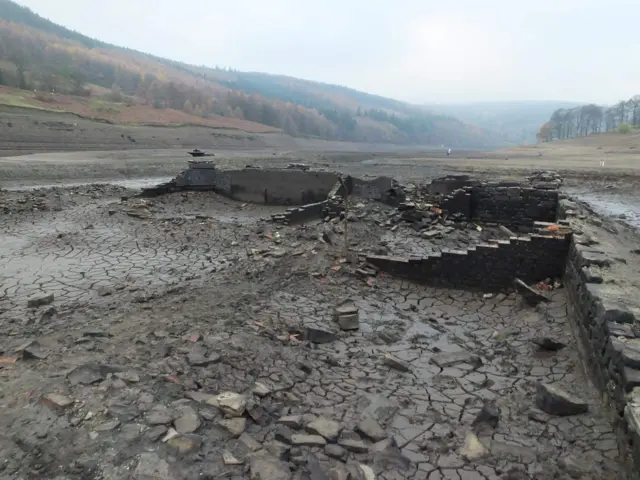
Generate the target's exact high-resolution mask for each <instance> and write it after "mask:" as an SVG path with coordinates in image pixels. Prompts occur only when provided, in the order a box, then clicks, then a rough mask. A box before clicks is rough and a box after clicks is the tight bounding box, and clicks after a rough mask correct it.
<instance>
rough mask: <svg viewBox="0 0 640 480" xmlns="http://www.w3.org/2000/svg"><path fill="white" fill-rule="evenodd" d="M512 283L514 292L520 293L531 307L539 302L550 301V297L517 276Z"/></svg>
mask: <svg viewBox="0 0 640 480" xmlns="http://www.w3.org/2000/svg"><path fill="white" fill-rule="evenodd" d="M513 284H514V286H515V288H516V292H518V293H519V294H520V295H522V298H523V299H524V301H525V302H527V304H529V305H531V306H533V307H535V306H536V305H538V304H539V303H541V302H544V303H549V302H550V301H551V299H550V298H548V297H547V296H546V295H544V294H543V293H542V292H539V291H538V290H536V289H535V288H532V287H530V286H529V285H527V284H526V283H524V282H523V281H522V280H520V279H519V278H516V279H515V280H514V282H513Z"/></svg>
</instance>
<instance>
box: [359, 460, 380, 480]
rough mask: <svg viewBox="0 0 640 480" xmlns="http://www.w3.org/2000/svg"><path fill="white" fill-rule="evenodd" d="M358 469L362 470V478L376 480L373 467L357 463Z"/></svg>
mask: <svg viewBox="0 0 640 480" xmlns="http://www.w3.org/2000/svg"><path fill="white" fill-rule="evenodd" d="M358 469H359V470H360V472H362V475H363V476H364V480H376V474H375V473H374V471H373V469H372V468H371V467H369V466H368V465H364V464H362V463H359V464H358Z"/></svg>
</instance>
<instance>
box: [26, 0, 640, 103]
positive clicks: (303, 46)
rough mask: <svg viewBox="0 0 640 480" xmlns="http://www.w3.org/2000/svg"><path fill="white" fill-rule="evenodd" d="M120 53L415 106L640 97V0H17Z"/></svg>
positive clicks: (610, 100) (614, 99)
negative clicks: (336, 87)
mask: <svg viewBox="0 0 640 480" xmlns="http://www.w3.org/2000/svg"><path fill="white" fill-rule="evenodd" d="M18 2H19V3H21V4H23V5H26V6H28V7H30V8H31V9H32V10H34V11H35V12H36V13H38V14H40V15H41V16H44V17H47V18H49V19H50V20H52V21H54V22H56V23H59V24H62V25H64V26H66V27H68V28H71V29H74V30H77V31H79V32H81V33H84V34H86V35H89V36H91V37H94V38H98V39H100V40H104V41H106V42H109V43H114V44H117V45H121V46H126V47H129V48H133V49H137V50H142V51H144V52H149V53H152V54H155V55H159V56H163V57H168V58H171V59H175V60H180V61H184V62H188V63H194V64H198V65H207V66H216V65H217V66H228V67H232V68H235V69H238V70H250V71H261V72H268V73H280V74H286V75H291V76H295V77H300V78H305V79H310V80H317V81H323V82H328V83H336V84H340V85H345V86H349V87H353V88H356V89H359V90H364V91H367V92H370V93H377V94H380V95H385V96H390V97H394V98H397V99H401V100H406V101H410V102H437V103H445V102H468V101H494V100H576V101H581V102H598V103H612V102H615V101H616V100H620V99H623V98H625V99H626V98H629V97H631V96H632V95H634V94H637V93H640V61H638V59H639V58H640V35H638V28H637V25H638V23H637V22H638V18H640V1H638V0H609V1H607V2H605V1H603V0H535V1H530V0H455V1H451V2H446V1H444V0H437V1H434V0H395V1H389V0H315V1H313V2H311V1H309V0H226V1H224V2H223V1H220V0H55V1H54V0H18Z"/></svg>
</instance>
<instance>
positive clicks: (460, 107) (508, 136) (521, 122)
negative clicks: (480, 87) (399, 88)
mask: <svg viewBox="0 0 640 480" xmlns="http://www.w3.org/2000/svg"><path fill="white" fill-rule="evenodd" d="M577 105H578V104H577V103H571V102H554V101H529V102H525V101H522V102H479V103H467V104H457V105H455V104H451V105H435V104H434V105H427V107H428V108H429V109H431V110H433V111H434V112H438V113H441V114H445V115H451V116H454V117H456V118H459V119H460V120H462V121H463V122H467V123H470V124H473V125H477V126H479V127H482V128H484V129H487V130H490V131H493V132H496V133H497V134H499V135H500V136H501V138H502V139H503V140H504V141H505V142H506V143H509V144H513V145H521V144H532V143H536V135H537V134H538V130H539V129H540V125H542V124H543V123H545V122H546V121H547V119H548V118H549V117H550V116H551V114H552V113H553V112H554V111H555V110H557V109H560V108H562V109H566V108H573V107H575V106H577Z"/></svg>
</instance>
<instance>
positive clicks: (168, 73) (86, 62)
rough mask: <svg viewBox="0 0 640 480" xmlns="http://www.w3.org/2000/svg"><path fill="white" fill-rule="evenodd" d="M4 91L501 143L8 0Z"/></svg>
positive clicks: (185, 116) (118, 107)
mask: <svg viewBox="0 0 640 480" xmlns="http://www.w3.org/2000/svg"><path fill="white" fill-rule="evenodd" d="M0 85H4V86H5V87H6V89H5V91H4V93H3V95H0V102H2V98H7V97H9V98H10V101H8V102H4V103H5V104H13V103H15V102H18V103H20V104H21V106H31V107H35V108H45V109H48V110H63V111H68V112H74V113H78V114H82V115H85V116H89V117H94V118H100V119H107V120H110V121H116V122H139V123H153V122H156V123H166V124H170V123H181V124H185V123H186V124H189V123H193V124H199V125H209V124H213V125H214V126H216V127H224V126H226V127H227V128H235V129H242V130H248V131H270V130H273V131H278V130H279V131H284V132H286V133H288V134H290V135H293V136H302V137H310V138H320V139H328V140H342V141H344V140H348V141H358V142H389V143H398V144H422V145H441V144H446V145H448V146H454V147H474V148H491V147H495V146H499V145H500V144H501V143H502V140H501V139H500V138H499V137H498V136H496V135H492V134H491V133H490V132H488V131H487V130H484V129H482V128H477V127H473V126H470V125H467V124H465V123H463V122H461V121H460V120H457V119H455V118H453V117H451V116H448V115H440V114H434V113H432V112H429V111H428V110H426V109H424V108H422V107H418V106H414V105H409V104H406V103H403V102H399V101H395V100H392V99H388V98H384V97H379V96H375V95H369V94H366V93H363V92H359V91H356V90H352V89H348V88H344V87H339V86H334V85H326V84H321V83H316V82H311V81H305V80H299V79H295V78H289V77H284V76H275V75H266V74H261V73H249V72H236V71H229V70H220V69H212V68H206V67H197V66H193V65H186V64H182V63H178V62H174V61H171V60H168V59H162V58H158V57H154V56H151V55H147V54H144V53H141V52H136V51H133V50H129V49H126V48H122V47H117V46H114V45H109V44H106V43H104V42H101V41H99V40H95V39H92V38H90V37H87V36H84V35H82V34H80V33H78V32H74V31H71V30H69V29H66V28H64V27H62V26H60V25H57V24H55V23H52V22H50V21H49V20H47V19H44V18H42V17H40V16H38V15H37V14H36V13H34V12H32V11H30V10H29V9H27V8H25V7H22V6H20V5H17V4H16V3H14V2H12V1H10V0H0ZM17 90H22V91H25V92H26V91H29V92H32V93H33V92H34V90H35V94H34V95H31V96H29V95H25V94H21V93H20V92H18V91H17ZM16 98H19V100H16ZM130 110H133V111H134V112H133V113H130V112H129V111H130ZM256 124H260V125H262V126H257V125H256Z"/></svg>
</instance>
